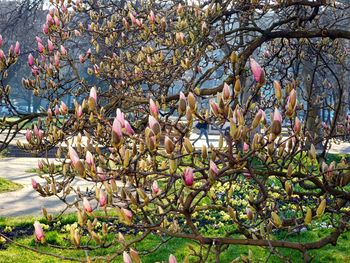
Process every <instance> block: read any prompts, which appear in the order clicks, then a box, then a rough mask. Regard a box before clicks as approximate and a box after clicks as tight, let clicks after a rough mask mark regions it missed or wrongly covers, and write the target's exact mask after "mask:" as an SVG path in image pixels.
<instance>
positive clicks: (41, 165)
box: [38, 160, 44, 170]
mask: <svg viewBox="0 0 350 263" xmlns="http://www.w3.org/2000/svg"><path fill="white" fill-rule="evenodd" d="M38 168H39V170H42V169H44V163H43V161H42V160H39V161H38Z"/></svg>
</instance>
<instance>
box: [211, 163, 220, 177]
mask: <svg viewBox="0 0 350 263" xmlns="http://www.w3.org/2000/svg"><path fill="white" fill-rule="evenodd" d="M209 168H210V171H211V172H212V173H213V174H214V175H218V174H219V169H218V167H217V166H216V164H215V163H214V162H213V161H212V160H210V162H209Z"/></svg>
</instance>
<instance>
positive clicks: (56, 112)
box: [55, 104, 60, 116]
mask: <svg viewBox="0 0 350 263" xmlns="http://www.w3.org/2000/svg"><path fill="white" fill-rule="evenodd" d="M55 115H56V116H58V115H60V109H59V108H58V105H57V104H56V106H55Z"/></svg>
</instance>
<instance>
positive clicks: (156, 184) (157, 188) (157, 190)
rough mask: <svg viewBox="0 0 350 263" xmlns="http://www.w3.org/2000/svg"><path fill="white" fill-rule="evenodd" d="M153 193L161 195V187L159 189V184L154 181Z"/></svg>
mask: <svg viewBox="0 0 350 263" xmlns="http://www.w3.org/2000/svg"><path fill="white" fill-rule="evenodd" d="M152 191H153V193H154V194H158V193H159V187H158V182H157V181H153V184H152Z"/></svg>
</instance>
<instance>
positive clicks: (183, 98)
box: [179, 91, 186, 100]
mask: <svg viewBox="0 0 350 263" xmlns="http://www.w3.org/2000/svg"><path fill="white" fill-rule="evenodd" d="M179 96H180V100H186V96H185V94H184V93H183V92H182V91H181V92H180V95H179Z"/></svg>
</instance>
